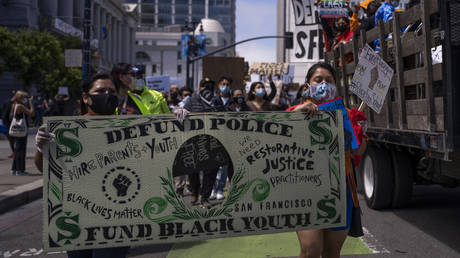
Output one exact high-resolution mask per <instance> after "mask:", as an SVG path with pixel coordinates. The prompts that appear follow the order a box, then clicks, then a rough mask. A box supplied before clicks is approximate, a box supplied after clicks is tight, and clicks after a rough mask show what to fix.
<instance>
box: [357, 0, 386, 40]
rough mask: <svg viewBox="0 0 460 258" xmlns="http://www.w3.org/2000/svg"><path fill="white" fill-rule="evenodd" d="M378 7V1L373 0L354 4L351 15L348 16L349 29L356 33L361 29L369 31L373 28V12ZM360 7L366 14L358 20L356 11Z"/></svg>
mask: <svg viewBox="0 0 460 258" xmlns="http://www.w3.org/2000/svg"><path fill="white" fill-rule="evenodd" d="M379 7H380V2H378V1H375V0H366V1H363V2H361V3H360V4H356V5H355V10H354V11H353V16H352V17H351V18H350V29H351V30H352V31H353V32H354V33H355V34H358V35H359V34H360V33H361V30H365V31H369V30H371V29H373V28H374V27H375V26H374V20H375V12H376V11H377V9H379ZM360 9H363V10H364V13H365V14H366V17H364V18H363V19H362V20H361V21H359V20H358V13H359V10H360Z"/></svg>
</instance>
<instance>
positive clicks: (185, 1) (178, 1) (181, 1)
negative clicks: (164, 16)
mask: <svg viewBox="0 0 460 258" xmlns="http://www.w3.org/2000/svg"><path fill="white" fill-rule="evenodd" d="M177 4H187V5H188V0H176V5H177Z"/></svg>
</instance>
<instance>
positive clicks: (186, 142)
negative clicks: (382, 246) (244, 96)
mask: <svg viewBox="0 0 460 258" xmlns="http://www.w3.org/2000/svg"><path fill="white" fill-rule="evenodd" d="M46 123H47V126H48V129H49V131H50V132H52V133H54V134H55V135H56V138H55V139H56V140H55V141H52V142H51V143H50V144H49V145H48V146H45V149H44V187H43V188H44V200H45V201H44V203H45V205H44V207H45V208H44V211H43V212H44V216H43V217H44V220H43V222H44V225H43V229H44V232H43V241H44V247H45V250H47V251H51V250H55V251H57V250H76V249H87V248H89V247H90V248H103V247H112V246H129V245H134V244H135V245H143V244H153V243H172V242H174V243H176V242H180V241H192V240H202V239H208V238H218V237H231V236H243V235H254V234H269V233H278V232H286V231H297V230H301V229H314V228H329V227H339V226H343V225H344V224H345V221H346V217H345V216H346V212H345V208H346V207H345V205H346V183H345V168H344V144H343V142H344V139H343V120H342V116H341V115H337V112H336V111H320V113H319V115H318V116H317V117H315V118H314V119H310V118H309V116H308V115H307V114H305V113H301V112H272V113H271V112H248V113H218V114H190V117H189V119H187V120H185V121H184V122H179V121H178V120H176V118H175V116H174V115H151V116H106V117H100V116H95V117H64V118H63V117H54V118H53V117H52V118H47V120H46ZM222 164H232V165H233V168H234V171H233V172H234V173H233V174H234V175H233V178H232V180H231V185H230V186H228V188H229V189H228V195H227V196H226V198H225V199H224V200H223V201H221V202H218V203H214V206H212V208H210V209H204V208H200V207H197V206H191V205H187V204H186V201H185V198H186V197H181V196H180V195H178V194H177V193H176V191H175V187H174V180H175V177H180V176H182V175H184V174H186V173H192V174H189V175H194V174H195V173H197V171H198V170H199V169H200V168H201V169H202V170H203V169H204V170H205V171H206V169H207V168H208V167H209V166H220V165H222Z"/></svg>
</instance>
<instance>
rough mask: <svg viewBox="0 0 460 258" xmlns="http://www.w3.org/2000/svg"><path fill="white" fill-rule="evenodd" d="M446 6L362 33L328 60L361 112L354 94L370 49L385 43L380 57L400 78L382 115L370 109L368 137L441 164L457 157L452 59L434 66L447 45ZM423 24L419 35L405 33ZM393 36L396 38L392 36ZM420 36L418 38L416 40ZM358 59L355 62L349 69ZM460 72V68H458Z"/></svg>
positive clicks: (424, 8)
mask: <svg viewBox="0 0 460 258" xmlns="http://www.w3.org/2000/svg"><path fill="white" fill-rule="evenodd" d="M439 12H440V2H438V0H425V1H422V2H421V4H419V5H416V6H414V7H412V8H410V9H408V10H406V11H405V12H403V13H394V15H393V19H391V20H389V21H388V22H386V23H383V22H380V23H379V24H378V25H377V26H376V27H375V28H374V29H372V30H370V31H367V32H366V31H365V30H361V33H360V35H357V34H355V35H354V37H353V40H351V41H350V42H348V43H347V44H341V45H340V47H339V48H338V49H337V50H335V51H330V52H328V53H326V54H325V59H326V62H328V63H330V64H331V65H333V66H334V68H336V71H337V79H338V81H337V84H338V85H337V86H338V88H339V92H340V94H341V95H342V96H345V98H344V99H345V104H346V105H347V106H349V107H357V106H359V104H360V103H359V102H360V100H359V99H358V97H357V96H356V95H354V94H352V93H351V92H349V90H348V88H349V85H350V83H351V78H352V77H353V74H354V71H355V67H356V66H357V64H358V57H359V51H360V49H362V47H363V45H364V44H366V43H367V44H369V43H371V42H374V40H376V39H380V47H381V50H380V52H379V54H380V56H381V57H382V58H383V59H384V60H385V61H386V62H387V63H388V64H389V65H390V66H391V67H392V68H393V69H394V76H393V79H392V81H391V86H390V89H389V91H388V94H387V97H386V100H385V103H384V106H383V107H382V112H381V113H380V114H377V113H375V112H374V111H372V110H371V109H369V108H366V109H365V111H364V112H365V113H366V115H367V117H368V131H367V134H368V135H369V137H370V138H371V140H372V141H376V142H381V143H388V144H396V145H401V146H406V147H413V148H418V149H423V150H426V151H428V152H429V153H430V155H433V157H437V158H440V159H447V154H448V153H449V152H451V151H453V147H454V146H453V135H452V134H453V133H452V132H453V119H452V112H453V110H452V109H453V108H452V103H451V102H452V101H453V98H452V96H451V95H452V94H451V93H452V85H450V84H448V83H447V81H445V80H443V76H444V74H445V72H446V70H445V66H446V59H444V58H443V63H439V64H433V63H432V55H431V50H432V48H433V47H436V46H439V45H443V55H444V56H445V55H446V53H445V51H444V42H443V41H444V40H443V36H444V31H442V30H441V22H440V17H441V15H439ZM414 24H418V25H420V26H421V29H419V30H417V31H416V32H411V31H410V32H407V33H403V32H401V29H402V28H407V27H408V26H409V25H412V26H413V25H414ZM390 34H391V36H389V35H390ZM416 34H417V35H416ZM350 55H353V62H351V63H347V64H346V63H345V62H346V61H345V60H346V58H345V57H346V56H350ZM457 69H458V68H457Z"/></svg>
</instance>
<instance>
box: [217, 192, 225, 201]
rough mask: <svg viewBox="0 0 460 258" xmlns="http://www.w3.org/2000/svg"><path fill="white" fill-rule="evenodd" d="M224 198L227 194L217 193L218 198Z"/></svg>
mask: <svg viewBox="0 0 460 258" xmlns="http://www.w3.org/2000/svg"><path fill="white" fill-rule="evenodd" d="M224 198H225V196H224V195H223V194H222V193H217V200H222V199H224Z"/></svg>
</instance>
